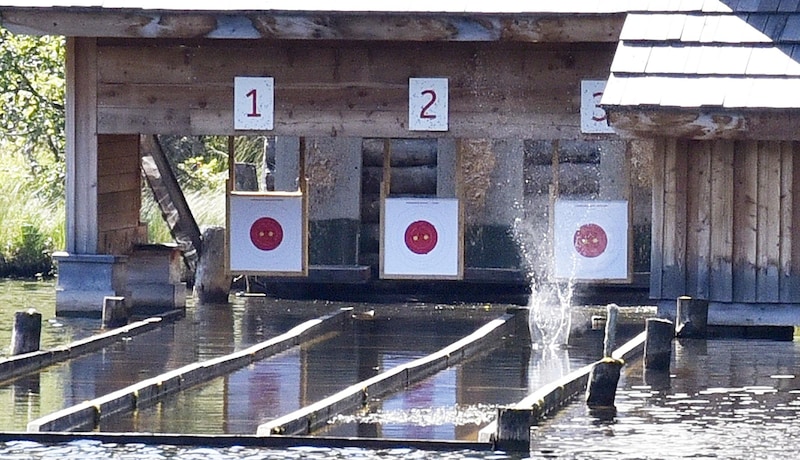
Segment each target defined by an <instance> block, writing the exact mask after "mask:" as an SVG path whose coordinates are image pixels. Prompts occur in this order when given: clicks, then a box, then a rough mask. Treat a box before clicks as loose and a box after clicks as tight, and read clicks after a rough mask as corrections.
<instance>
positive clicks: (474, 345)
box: [257, 313, 525, 436]
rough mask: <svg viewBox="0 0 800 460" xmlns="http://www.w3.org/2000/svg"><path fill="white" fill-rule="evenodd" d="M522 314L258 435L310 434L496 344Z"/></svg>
mask: <svg viewBox="0 0 800 460" xmlns="http://www.w3.org/2000/svg"><path fill="white" fill-rule="evenodd" d="M524 316H525V315H520V314H511V313H508V314H505V315H503V316H502V317H500V318H498V319H495V320H492V321H490V322H488V323H487V324H485V325H484V326H482V327H480V328H479V329H478V330H476V331H475V332H473V333H472V334H470V335H468V336H466V337H464V338H463V339H461V340H458V341H456V342H454V343H452V344H450V345H449V346H447V347H445V348H443V349H441V350H439V351H437V352H435V353H432V354H430V355H428V356H425V357H423V358H419V359H416V360H414V361H411V362H409V363H406V364H403V365H400V366H397V367H394V368H392V369H389V370H388V371H385V372H382V373H380V374H378V375H376V376H375V377H372V378H369V379H367V380H364V381H361V382H359V383H356V384H354V385H351V386H349V387H347V388H345V389H344V390H342V391H340V392H338V393H336V394H334V395H332V396H330V397H328V398H325V399H323V400H321V401H318V402H316V403H314V404H311V405H308V406H306V407H304V408H302V409H300V410H297V411H295V412H292V413H290V414H287V415H284V416H282V417H279V418H277V419H275V420H272V421H270V422H267V423H264V424H262V425H260V426H259V427H258V432H257V434H258V435H259V436H272V435H290V436H291V435H298V434H310V433H311V432H313V431H315V430H317V429H318V428H320V427H322V426H325V425H326V424H327V423H328V420H330V419H331V418H333V417H334V416H336V415H338V414H341V413H343V412H347V411H352V410H353V409H356V408H358V407H362V406H363V405H364V404H366V403H367V402H368V400H369V399H370V398H376V397H381V396H384V395H386V394H389V393H391V392H393V391H397V390H398V389H401V388H407V387H408V386H410V385H413V384H414V383H416V382H419V381H422V380H423V379H425V378H427V377H430V376H431V375H434V374H435V373H437V372H439V371H441V370H443V369H446V368H448V367H450V366H453V365H456V364H458V363H460V362H461V361H463V360H465V359H468V358H470V357H472V356H473V355H475V354H477V353H480V352H483V351H486V350H487V349H490V348H491V347H493V346H495V345H496V344H497V343H499V341H500V339H501V338H502V337H503V336H504V335H506V334H509V333H512V332H513V331H514V329H515V328H516V327H518V326H519V324H518V321H519V318H521V317H524Z"/></svg>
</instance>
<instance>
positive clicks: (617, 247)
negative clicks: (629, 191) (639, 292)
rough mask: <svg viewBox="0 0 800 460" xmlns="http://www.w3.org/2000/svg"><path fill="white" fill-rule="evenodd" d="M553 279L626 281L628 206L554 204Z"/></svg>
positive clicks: (591, 203)
mask: <svg viewBox="0 0 800 460" xmlns="http://www.w3.org/2000/svg"><path fill="white" fill-rule="evenodd" d="M553 237H554V238H553V244H554V250H553V256H554V275H555V277H556V278H559V279H575V280H623V279H628V276H629V274H628V202H627V201H566V200H559V201H557V202H556V204H555V225H554V235H553Z"/></svg>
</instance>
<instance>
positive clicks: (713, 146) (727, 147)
mask: <svg viewBox="0 0 800 460" xmlns="http://www.w3.org/2000/svg"><path fill="white" fill-rule="evenodd" d="M798 154H800V143H797V142H780V141H731V140H717V141H689V140H675V139H659V140H658V142H657V143H656V152H655V156H654V161H653V171H654V177H653V230H652V241H653V246H652V251H653V253H652V255H653V257H652V267H651V284H650V288H651V297H653V298H656V299H674V298H676V297H678V296H681V295H690V296H692V297H696V298H702V299H709V300H712V301H718V302H734V303H735V302H742V303H796V302H800V289H798V288H797V287H796V286H798V284H800V276H798V274H800V259H798V255H800V254H798V252H799V251H798V245H797V244H793V233H792V229H793V228H798V227H797V225H798V224H800V217H798V216H797V215H796V214H797V213H796V212H794V208H795V205H794V203H795V202H798V200H800V177H798V176H799V175H798V174H795V173H794V171H795V170H796V167H797V166H798V160H797V156H798Z"/></svg>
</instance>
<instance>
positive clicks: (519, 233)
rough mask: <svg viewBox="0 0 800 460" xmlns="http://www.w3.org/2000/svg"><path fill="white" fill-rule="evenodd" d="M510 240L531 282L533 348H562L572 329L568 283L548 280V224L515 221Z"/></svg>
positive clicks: (529, 318) (550, 272)
mask: <svg viewBox="0 0 800 460" xmlns="http://www.w3.org/2000/svg"><path fill="white" fill-rule="evenodd" d="M514 238H515V240H516V241H517V244H518V245H519V247H520V252H521V253H522V255H523V259H524V263H525V266H526V268H527V270H528V273H529V275H530V279H531V292H530V297H529V300H528V308H529V314H528V328H529V330H530V335H531V342H532V346H533V347H534V348H537V349H539V348H541V349H552V348H563V347H565V346H567V345H568V343H569V333H570V330H571V327H572V308H571V304H572V294H573V288H574V283H573V281H572V280H568V281H564V282H553V281H549V280H550V279H551V278H552V266H553V264H552V263H551V260H550V259H551V257H552V251H551V249H550V248H551V247H552V235H551V232H550V228H549V221H548V220H547V219H543V218H539V219H536V218H530V216H529V218H526V219H522V218H518V219H516V220H515V222H514Z"/></svg>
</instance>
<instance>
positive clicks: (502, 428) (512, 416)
mask: <svg viewBox="0 0 800 460" xmlns="http://www.w3.org/2000/svg"><path fill="white" fill-rule="evenodd" d="M531 425H532V421H531V410H530V409H516V408H513V407H501V408H499V409H498V413H497V432H496V433H497V434H496V435H495V436H496V438H495V440H494V442H495V446H496V448H497V449H498V450H502V451H506V452H529V451H530V448H531Z"/></svg>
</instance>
